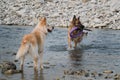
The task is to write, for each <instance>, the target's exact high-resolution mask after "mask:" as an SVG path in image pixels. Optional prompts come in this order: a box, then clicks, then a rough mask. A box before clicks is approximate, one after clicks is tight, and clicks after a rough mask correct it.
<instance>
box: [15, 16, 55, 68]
mask: <svg viewBox="0 0 120 80" xmlns="http://www.w3.org/2000/svg"><path fill="white" fill-rule="evenodd" d="M52 29H53V28H52ZM52 29H50V28H47V24H46V18H45V17H44V18H41V19H40V21H39V22H38V24H37V26H36V27H35V29H34V30H33V31H32V32H31V33H29V34H26V35H24V37H23V39H22V42H21V46H20V48H19V50H18V52H17V55H16V59H20V60H21V64H20V67H21V70H23V64H24V59H25V55H26V54H30V55H31V56H32V57H33V59H34V69H35V70H37V69H38V60H39V58H40V68H41V69H43V64H42V58H43V48H44V41H45V37H46V35H47V33H48V32H51V31H52Z"/></svg>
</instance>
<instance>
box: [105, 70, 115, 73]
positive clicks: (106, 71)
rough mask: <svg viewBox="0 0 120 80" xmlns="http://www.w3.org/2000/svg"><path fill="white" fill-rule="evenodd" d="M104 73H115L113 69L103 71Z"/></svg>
mask: <svg viewBox="0 0 120 80" xmlns="http://www.w3.org/2000/svg"><path fill="white" fill-rule="evenodd" d="M103 73H106V74H111V73H113V71H111V70H105V71H103Z"/></svg>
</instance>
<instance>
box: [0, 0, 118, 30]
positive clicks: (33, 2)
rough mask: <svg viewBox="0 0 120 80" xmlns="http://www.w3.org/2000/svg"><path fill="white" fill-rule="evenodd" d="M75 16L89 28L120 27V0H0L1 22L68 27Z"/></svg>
mask: <svg viewBox="0 0 120 80" xmlns="http://www.w3.org/2000/svg"><path fill="white" fill-rule="evenodd" d="M73 15H77V16H80V17H81V22H82V23H83V24H84V25H85V26H86V27H94V28H111V29H120V1H119V0H45V1H44V0H0V24H12V25H14V24H17V25H35V24H36V23H37V18H38V17H39V16H46V17H47V18H48V23H49V24H50V25H51V26H68V25H69V22H70V20H71V18H72V17H73Z"/></svg>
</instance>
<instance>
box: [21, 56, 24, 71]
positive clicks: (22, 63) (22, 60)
mask: <svg viewBox="0 0 120 80" xmlns="http://www.w3.org/2000/svg"><path fill="white" fill-rule="evenodd" d="M20 59H21V63H20V69H21V70H23V65H24V59H25V57H24V56H23V57H21V58H20Z"/></svg>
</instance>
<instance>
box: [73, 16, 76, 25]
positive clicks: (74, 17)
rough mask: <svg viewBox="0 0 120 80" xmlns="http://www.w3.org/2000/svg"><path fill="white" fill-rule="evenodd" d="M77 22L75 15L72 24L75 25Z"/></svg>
mask: <svg viewBox="0 0 120 80" xmlns="http://www.w3.org/2000/svg"><path fill="white" fill-rule="evenodd" d="M75 21H76V16H75V15H74V16H73V19H72V24H74V25H75Z"/></svg>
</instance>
